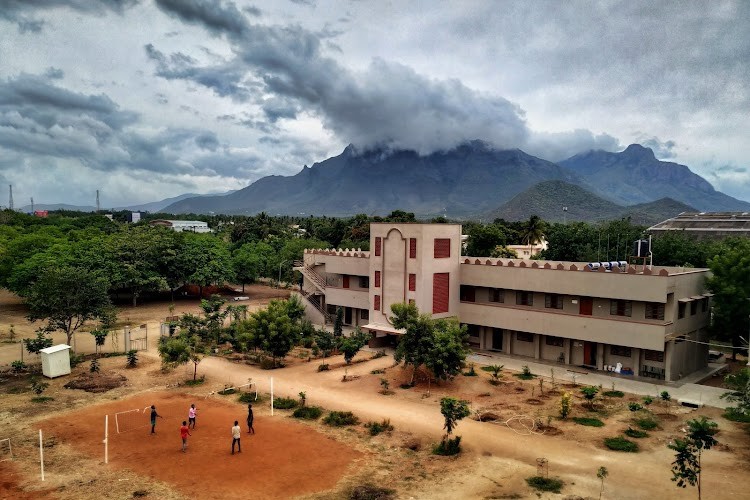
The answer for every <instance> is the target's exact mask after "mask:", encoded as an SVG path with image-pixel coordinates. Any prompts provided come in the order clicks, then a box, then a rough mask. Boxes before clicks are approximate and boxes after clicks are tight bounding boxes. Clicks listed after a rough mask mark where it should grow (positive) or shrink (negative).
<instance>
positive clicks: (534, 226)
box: [521, 215, 547, 246]
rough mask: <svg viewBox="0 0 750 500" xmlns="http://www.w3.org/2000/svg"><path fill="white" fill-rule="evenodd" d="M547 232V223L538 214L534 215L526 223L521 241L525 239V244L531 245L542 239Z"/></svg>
mask: <svg viewBox="0 0 750 500" xmlns="http://www.w3.org/2000/svg"><path fill="white" fill-rule="evenodd" d="M546 233H547V223H546V222H544V221H543V220H542V219H541V218H540V217H539V216H538V215H532V216H531V217H529V220H528V221H527V222H526V224H524V227H523V232H522V233H521V241H523V244H524V245H529V246H531V245H534V244H536V243H539V242H540V241H542V240H543V239H544V236H545V234H546Z"/></svg>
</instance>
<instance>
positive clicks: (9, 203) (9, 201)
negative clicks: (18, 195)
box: [8, 184, 13, 210]
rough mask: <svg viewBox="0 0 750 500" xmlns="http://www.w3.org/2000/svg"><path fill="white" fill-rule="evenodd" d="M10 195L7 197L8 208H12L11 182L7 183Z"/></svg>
mask: <svg viewBox="0 0 750 500" xmlns="http://www.w3.org/2000/svg"><path fill="white" fill-rule="evenodd" d="M8 187H9V188H10V196H9V197H8V208H9V209H11V210H13V184H9V185H8Z"/></svg>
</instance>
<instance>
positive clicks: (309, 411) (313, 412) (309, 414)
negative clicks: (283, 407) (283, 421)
mask: <svg viewBox="0 0 750 500" xmlns="http://www.w3.org/2000/svg"><path fill="white" fill-rule="evenodd" d="M322 414H323V410H321V409H320V408H318V407H317V406H303V407H302V408H297V409H296V410H294V413H292V416H293V417H294V418H302V419H305V420H317V419H319V418H320V416H321V415H322Z"/></svg>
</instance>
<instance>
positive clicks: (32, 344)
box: [23, 326, 52, 354]
mask: <svg viewBox="0 0 750 500" xmlns="http://www.w3.org/2000/svg"><path fill="white" fill-rule="evenodd" d="M49 333H50V329H49V327H46V326H43V327H41V328H37V329H36V337H34V338H33V339H23V345H24V347H26V350H27V351H28V352H29V353H30V354H39V351H41V350H42V349H46V348H48V347H52V339H51V338H49V337H48V336H47V335H49Z"/></svg>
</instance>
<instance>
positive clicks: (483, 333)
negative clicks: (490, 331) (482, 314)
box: [479, 326, 487, 350]
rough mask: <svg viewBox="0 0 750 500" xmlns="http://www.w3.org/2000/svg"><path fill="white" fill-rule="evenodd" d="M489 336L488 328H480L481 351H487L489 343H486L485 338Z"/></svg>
mask: <svg viewBox="0 0 750 500" xmlns="http://www.w3.org/2000/svg"><path fill="white" fill-rule="evenodd" d="M486 335H487V327H486V326H480V327H479V349H480V350H483V349H487V342H486V341H485V338H484V337H485V336H486Z"/></svg>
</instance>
